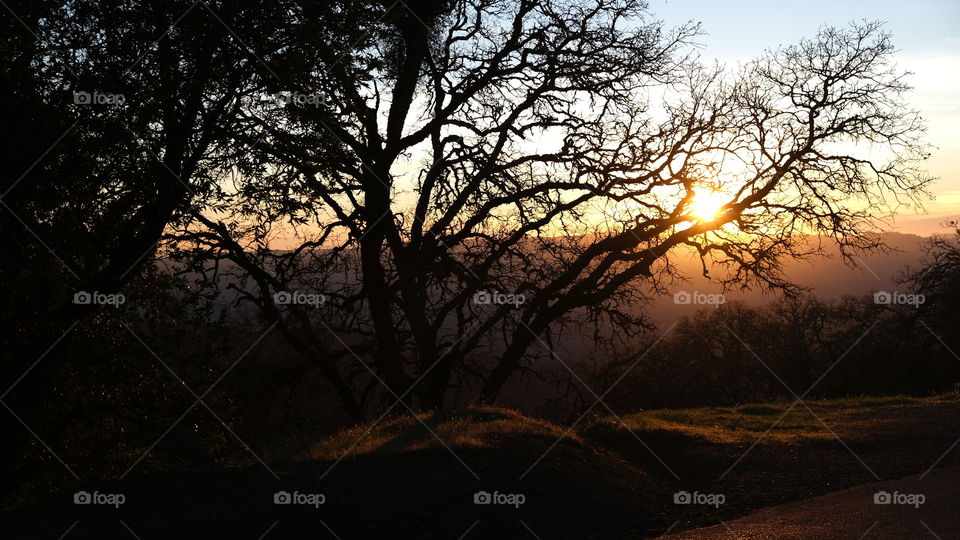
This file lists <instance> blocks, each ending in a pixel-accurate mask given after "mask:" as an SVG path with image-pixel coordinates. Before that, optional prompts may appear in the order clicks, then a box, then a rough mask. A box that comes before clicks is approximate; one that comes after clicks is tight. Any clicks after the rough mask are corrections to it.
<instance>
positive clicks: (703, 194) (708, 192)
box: [689, 188, 727, 221]
mask: <svg viewBox="0 0 960 540" xmlns="http://www.w3.org/2000/svg"><path fill="white" fill-rule="evenodd" d="M726 202H727V200H726V198H725V197H724V196H723V193H721V192H719V191H716V190H712V189H709V188H701V189H697V190H694V194H693V200H692V201H691V202H690V207H689V208H690V215H691V216H692V217H694V218H695V219H696V220H697V221H712V220H713V219H714V218H716V217H717V214H719V213H720V207H722V206H723V205H724V203H726Z"/></svg>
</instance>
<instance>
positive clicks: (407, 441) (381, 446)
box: [300, 407, 582, 460]
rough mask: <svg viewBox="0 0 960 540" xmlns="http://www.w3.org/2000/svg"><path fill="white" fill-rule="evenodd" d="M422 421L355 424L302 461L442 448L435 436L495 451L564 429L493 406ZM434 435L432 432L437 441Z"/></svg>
mask: <svg viewBox="0 0 960 540" xmlns="http://www.w3.org/2000/svg"><path fill="white" fill-rule="evenodd" d="M420 420H422V421H423V423H421V422H419V421H417V420H415V419H414V418H413V417H411V416H396V417H393V418H390V419H388V420H385V421H383V422H381V423H379V424H377V425H375V426H370V425H360V426H356V427H354V428H352V429H348V430H346V431H342V432H340V433H338V434H336V435H334V436H332V437H328V438H326V439H324V440H322V441H320V442H318V443H317V444H315V445H313V446H312V447H311V448H310V449H309V450H308V451H307V452H306V453H305V455H303V456H300V457H301V458H303V459H310V460H336V459H341V458H342V457H345V456H347V455H351V456H357V455H363V454H387V453H393V452H408V451H416V450H423V449H427V448H437V447H440V446H441V445H440V442H439V441H437V437H439V438H440V439H441V440H443V442H444V443H445V444H447V445H448V446H450V447H452V448H462V447H475V448H483V447H496V446H497V445H498V444H500V443H502V442H504V441H507V440H510V439H519V438H523V437H526V438H529V437H539V438H545V439H549V440H551V441H553V440H556V439H558V438H560V436H561V435H563V433H564V432H565V431H566V430H565V429H563V428H561V427H560V426H557V425H555V424H551V423H549V422H545V421H542V420H537V419H534V418H529V417H526V416H523V415H522V414H520V413H518V412H517V411H513V410H510V409H500V408H494V407H479V408H470V409H468V410H467V411H465V412H464V413H462V414H458V415H454V416H441V415H435V414H432V413H427V414H421V415H420ZM424 424H426V426H428V427H429V430H428V429H427V427H425V426H424ZM430 431H433V433H435V434H436V437H434V435H433V434H432V433H431V432H430ZM567 438H568V439H570V440H572V441H574V442H575V443H582V441H581V440H580V438H579V437H578V436H577V434H576V433H574V432H571V433H569V434H567Z"/></svg>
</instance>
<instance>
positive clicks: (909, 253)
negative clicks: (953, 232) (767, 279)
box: [651, 233, 926, 324]
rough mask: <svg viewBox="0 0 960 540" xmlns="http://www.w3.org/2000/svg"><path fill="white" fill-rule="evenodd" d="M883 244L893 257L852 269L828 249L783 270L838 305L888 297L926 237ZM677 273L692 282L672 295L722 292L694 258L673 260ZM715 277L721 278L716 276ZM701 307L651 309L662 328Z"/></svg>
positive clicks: (896, 236)
mask: <svg viewBox="0 0 960 540" xmlns="http://www.w3.org/2000/svg"><path fill="white" fill-rule="evenodd" d="M884 240H885V241H886V243H887V244H888V245H889V246H890V247H891V248H893V249H894V250H895V251H893V252H889V253H876V254H872V255H870V256H866V257H862V258H859V260H858V261H856V262H855V263H854V266H853V267H851V266H848V265H847V264H845V263H844V262H843V260H842V259H841V257H840V252H839V250H838V249H837V248H836V246H831V245H829V244H828V245H826V246H825V250H826V251H827V253H826V254H825V256H822V257H810V258H808V259H806V260H799V261H797V260H790V261H787V262H786V263H785V265H784V273H785V275H786V276H787V277H788V278H790V279H791V280H792V281H793V282H794V283H797V284H799V285H803V286H806V287H810V288H811V289H812V292H813V293H814V294H816V295H817V296H819V297H820V298H823V299H839V298H842V297H843V296H845V295H853V296H859V295H864V294H870V293H873V292H876V291H882V290H885V291H892V290H897V289H899V288H901V286H900V285H898V284H897V282H896V278H897V276H899V275H901V274H902V273H903V271H904V270H905V269H906V268H907V267H914V268H916V267H917V266H918V265H919V264H920V262H921V260H922V257H923V249H922V248H923V244H924V242H925V241H926V238H925V237H922V236H917V235H914V234H902V233H885V234H884ZM674 262H675V263H676V264H677V266H678V267H679V269H680V271H681V272H682V273H683V274H684V275H686V276H688V277H689V278H690V279H689V281H688V282H686V283H681V284H678V285H676V286H675V287H674V288H673V291H672V292H676V291H686V292H690V293H693V292H699V293H705V294H713V293H719V292H720V290H721V289H720V286H719V285H718V284H717V283H716V282H712V281H710V280H708V279H707V278H705V277H703V275H702V270H701V266H700V261H699V259H697V258H696V257H695V256H694V253H692V252H688V253H686V254H683V253H681V254H679V255H675V261H674ZM717 277H719V276H717ZM724 297H725V299H726V300H727V301H735V300H739V301H742V302H744V303H746V304H749V305H762V304H765V303H768V302H770V301H772V300H773V299H774V296H773V295H771V294H763V293H761V292H760V291H747V292H738V291H733V292H728V293H726V294H725V295H724ZM704 307H709V306H704V305H696V304H680V305H678V304H675V303H674V298H673V294H670V295H668V296H665V297H663V298H659V299H657V300H656V301H655V302H654V303H653V309H652V310H651V314H653V316H654V319H655V320H656V321H657V322H659V323H660V324H670V323H672V322H673V321H674V320H676V319H677V318H678V317H682V316H684V315H690V314H693V313H694V312H695V311H697V310H698V309H703V308H704Z"/></svg>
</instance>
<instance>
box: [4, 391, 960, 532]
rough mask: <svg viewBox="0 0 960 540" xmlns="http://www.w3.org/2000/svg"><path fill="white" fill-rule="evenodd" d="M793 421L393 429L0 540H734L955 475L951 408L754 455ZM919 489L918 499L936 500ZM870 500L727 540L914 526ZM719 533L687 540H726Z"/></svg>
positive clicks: (438, 421) (899, 406)
mask: <svg viewBox="0 0 960 540" xmlns="http://www.w3.org/2000/svg"><path fill="white" fill-rule="evenodd" d="M783 410H785V407H780V408H779V409H778V408H777V407H770V406H756V407H753V408H749V407H747V408H739V409H735V410H733V409H727V410H720V409H704V410H701V412H696V411H695V412H693V413H691V412H689V411H687V412H684V413H682V414H680V413H669V414H667V413H662V414H659V416H656V417H654V415H651V416H643V415H638V416H632V417H626V418H625V420H626V423H627V424H628V425H630V426H631V427H632V429H631V430H627V429H625V428H623V427H617V426H615V425H614V424H613V423H610V422H606V421H602V422H597V423H593V424H592V425H590V426H588V427H585V428H583V429H580V430H577V431H576V432H572V433H570V434H569V436H568V437H566V438H565V439H564V440H563V441H562V442H560V443H558V444H557V443H556V441H557V439H558V438H559V437H560V435H561V434H564V433H565V431H566V430H565V429H563V428H560V427H558V426H552V425H549V424H546V423H544V422H540V421H534V420H530V419H527V418H524V417H522V416H520V415H518V414H517V413H514V412H511V411H504V410H497V409H484V410H474V411H470V412H469V413H467V414H465V415H464V416H463V417H459V418H456V419H450V418H437V417H427V418H425V419H424V420H425V422H426V423H427V425H429V426H430V428H431V430H433V431H434V432H435V433H437V434H438V436H439V437H440V438H441V439H443V440H444V442H445V444H447V445H449V448H448V447H446V446H443V445H441V444H440V443H438V442H436V439H435V438H434V437H433V435H432V434H430V433H429V432H428V431H427V430H426V429H424V428H422V426H420V424H419V423H418V422H415V421H413V420H411V419H409V418H407V419H396V420H393V421H391V422H388V423H385V424H383V425H381V426H378V427H377V428H375V429H374V430H373V431H372V433H370V434H369V435H367V436H366V437H364V438H363V440H362V441H361V443H360V444H357V445H356V446H355V447H353V443H354V442H355V441H356V440H357V439H359V438H360V435H363V433H364V432H365V429H358V430H353V431H350V432H345V433H344V434H342V435H341V436H339V437H336V438H333V439H331V440H330V441H325V442H323V443H321V444H319V445H318V446H317V447H316V448H315V449H314V450H313V451H311V452H310V453H309V456H307V457H306V458H305V459H304V460H301V461H298V462H292V463H271V464H270V465H269V469H272V471H274V472H275V473H276V475H277V476H278V477H279V479H276V478H274V476H273V474H272V473H271V472H270V470H268V468H267V467H266V466H264V465H261V464H259V463H256V464H254V465H251V466H248V467H242V468H232V469H219V470H209V471H168V472H165V473H161V474H158V473H152V474H148V475H142V476H136V475H135V474H134V473H131V475H130V476H127V477H126V478H125V479H124V480H122V481H114V482H110V483H104V484H98V485H91V484H79V483H78V484H76V485H71V486H70V487H69V488H67V489H64V490H63V491H62V492H60V493H59V494H57V495H54V496H52V497H49V498H46V499H44V500H43V501H41V502H40V503H35V504H30V505H25V506H21V507H19V508H15V509H13V510H11V511H8V512H6V513H4V514H2V515H0V538H3V539H4V540H6V539H40V538H51V539H57V538H65V539H68V540H69V539H112V538H124V539H130V538H140V539H142V540H148V539H151V538H198V539H200V538H202V539H212V538H250V539H258V538H265V539H280V538H321V539H322V538H339V539H342V540H349V539H368V538H411V539H413V538H417V539H432V538H437V539H439V538H443V539H448V538H453V539H458V538H497V539H499V538H528V539H529V538H539V539H543V540H547V539H551V538H559V539H568V538H569V539H591V538H595V539H621V538H623V539H627V538H630V539H636V538H653V537H657V536H660V535H663V534H665V533H666V534H676V533H678V532H682V531H687V530H691V529H695V528H697V527H704V526H710V525H716V524H719V523H720V522H721V520H722V521H724V524H723V525H718V527H721V528H723V529H724V533H727V531H726V530H725V529H726V527H727V526H728V525H729V524H727V523H726V522H727V521H730V520H734V519H736V518H738V517H741V516H745V515H747V514H749V513H751V512H755V511H757V510H760V509H763V508H768V507H773V506H776V505H781V504H785V503H791V502H796V501H802V500H805V499H809V498H811V497H816V496H818V495H823V494H827V493H830V492H834V491H837V490H841V489H844V488H848V487H851V486H856V485H860V484H867V483H873V482H877V481H878V480H890V479H897V478H901V477H905V476H909V475H919V474H923V473H925V472H926V471H928V470H929V469H931V468H932V467H935V468H936V469H942V468H945V467H949V466H955V465H960V449H958V448H956V447H955V446H954V445H955V444H956V442H957V440H958V439H960V402H958V400H957V398H956V396H948V397H940V398H937V399H932V400H901V401H898V400H887V401H882V402H868V401H864V402H851V403H843V404H836V403H833V404H826V402H825V404H823V405H816V406H813V410H814V411H816V412H817V414H816V416H813V415H812V414H811V415H809V417H808V418H805V419H804V418H801V417H796V416H795V415H788V416H786V417H785V418H784V419H783V420H781V421H780V422H779V423H777V425H776V426H775V427H774V429H771V430H770V431H769V432H767V433H766V435H764V437H763V439H762V440H761V442H759V443H757V444H755V445H754V443H755V442H756V440H757V435H758V434H763V433H764V432H765V429H760V428H759V427H758V426H764V425H766V426H769V425H770V424H773V423H774V421H776V420H777V418H778V417H780V415H781V414H780V413H781V411H783ZM664 418H672V419H673V421H672V422H666V421H663V419H664ZM821 419H822V420H823V423H821V422H820V420H821ZM957 446H960V445H957ZM351 447H352V449H351V452H350V454H349V456H348V457H346V458H345V459H343V460H342V461H339V462H338V461H337V458H338V457H339V456H342V455H343V454H344V451H345V450H346V449H347V448H351ZM748 450H749V451H748ZM941 474H945V473H944V472H942V471H940V470H934V471H933V472H931V473H930V474H929V475H928V476H927V477H926V479H936V478H940V479H942V478H943V477H942V476H940V475H941ZM951 474H952V473H951ZM925 481H926V480H922V481H919V483H917V482H914V483H913V484H910V486H912V487H909V489H916V490H924V489H927V488H925V487H924V485H925V484H924V482H925ZM934 483H935V482H933V480H931V482H930V484H929V485H930V486H933V484H934ZM864 489H868V490H869V489H873V488H869V487H868V488H864ZM937 489H939V488H934V487H930V488H929V491H930V493H929V494H928V495H927V496H926V500H925V502H924V504H923V505H922V506H921V509H920V510H921V511H922V512H928V513H938V512H943V511H945V510H944V509H945V508H948V507H949V509H950V512H951V513H955V509H956V502H957V500H958V497H957V496H956V495H957V494H956V492H952V494H951V493H947V494H944V493H946V492H939V491H937ZM80 490H83V491H86V492H88V493H91V494H92V493H93V492H97V493H98V494H100V495H103V494H113V493H118V494H123V496H124V497H125V501H124V503H123V504H122V505H120V506H119V508H114V507H112V506H105V505H77V504H74V496H75V495H74V493H75V492H76V491H80ZM281 491H283V492H287V493H290V494H294V493H297V494H298V495H300V496H302V495H304V494H323V496H324V497H325V500H324V503H323V504H320V505H317V506H316V507H314V506H312V505H283V504H280V505H278V504H275V503H274V499H275V494H276V493H277V492H281ZM479 491H485V492H489V493H491V494H493V493H494V492H497V494H499V495H500V496H501V498H502V497H503V496H506V495H509V494H521V495H522V496H523V499H524V500H523V504H520V505H510V504H475V502H474V499H475V494H476V493H477V492H479ZM678 492H687V493H689V494H690V496H691V498H697V497H699V498H700V499H701V500H703V499H704V497H712V499H711V500H712V501H713V502H717V497H716V496H717V495H722V497H723V501H722V504H719V505H713V506H711V505H707V504H696V503H694V504H677V503H676V502H675V500H676V499H677V498H678V497H679V498H680V499H681V500H682V499H683V497H684V495H679V496H678V495H676V494H677V493H678ZM862 495H863V494H862V493H861V494H860V495H858V496H856V497H854V498H852V499H850V498H847V499H843V501H845V502H842V503H841V502H836V501H835V502H830V501H831V499H829V498H828V499H826V501H827V502H826V503H817V504H818V506H812V507H810V508H813V509H815V510H811V511H807V512H806V513H805V514H803V515H804V516H805V518H804V519H807V520H808V521H809V520H814V522H816V520H819V522H820V523H821V524H822V527H819V528H817V529H816V530H817V531H819V532H818V534H820V536H809V534H810V533H809V530H810V529H807V531H808V532H807V533H802V532H791V533H789V534H788V533H787V532H786V531H787V529H783V528H782V527H783V525H782V524H781V525H779V527H781V529H778V530H776V531H774V532H776V533H777V534H780V533H782V534H783V535H781V536H749V535H747V533H746V532H744V533H743V534H744V535H743V536H740V535H729V534H728V535H727V536H726V537H728V538H734V537H741V538H758V539H759V538H808V537H809V538H857V536H852V537H851V536H849V533H848V529H847V528H844V527H843V525H844V524H845V523H847V522H851V520H853V518H852V517H851V516H854V515H861V514H862V515H866V513H871V514H870V515H878V516H892V515H894V513H897V512H900V513H902V512H903V511H904V508H902V507H900V506H897V505H875V504H873V500H872V499H870V498H869V497H867V498H865V497H863V496H862ZM509 500H510V501H512V502H517V499H516V498H512V499H509ZM838 501H839V499H838ZM844 505H845V506H844ZM858 505H860V506H858ZM914 510H916V509H914ZM771 512H772V513H773V515H771V514H770V513H767V514H761V516H766V517H762V519H761V521H764V520H766V521H769V520H770V519H773V518H775V515H776V512H777V510H776V509H772V510H771ZM784 512H786V510H784ZM918 515H919V514H918ZM931 515H932V514H931ZM845 516H846V517H845ZM752 518H753V519H755V518H756V516H752ZM748 519H751V518H748ZM868 519H869V518H868ZM891 519H894V518H891ZM741 525H744V524H739V523H738V524H736V525H734V526H741ZM931 525H932V526H939V525H937V524H931ZM868 526H869V523H868ZM718 530H719V529H713V530H711V531H712V532H691V533H690V535H688V536H683V537H682V538H713V537H716V538H723V537H724V536H720V535H718V534H719V533H718V532H717V531H718ZM744 530H745V531H746V530H747V529H744ZM879 530H880V529H877V531H879ZM798 531H799V529H798ZM768 532H769V529H768ZM864 532H866V529H865V531H864ZM954 532H956V531H954ZM804 534H807V535H808V536H805V535H804ZM911 534H912V533H911ZM951 534H952V533H951ZM711 535H713V536H711ZM915 537H916V536H911V535H910V534H908V535H907V536H903V538H915ZM921 537H922V536H921ZM866 538H900V537H899V536H883V535H874V536H867V537H866ZM930 538H934V536H932V535H931V536H930ZM943 538H960V534H957V535H953V536H950V535H948V536H943Z"/></svg>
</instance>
